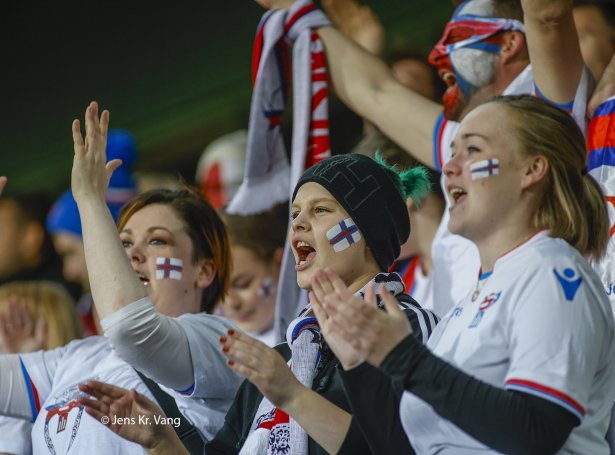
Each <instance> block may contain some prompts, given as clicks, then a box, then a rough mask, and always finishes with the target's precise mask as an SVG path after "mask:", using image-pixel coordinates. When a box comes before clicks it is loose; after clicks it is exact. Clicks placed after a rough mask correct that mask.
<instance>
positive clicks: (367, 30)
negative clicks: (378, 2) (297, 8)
mask: <svg viewBox="0 0 615 455" xmlns="http://www.w3.org/2000/svg"><path fill="white" fill-rule="evenodd" d="M322 8H323V10H324V11H325V13H327V16H328V17H329V19H331V22H332V23H333V25H334V26H335V27H336V28H337V29H338V30H339V31H340V32H342V33H343V34H344V35H346V36H347V37H348V38H350V39H351V40H353V41H354V42H355V43H357V44H358V45H359V46H361V47H363V48H364V49H365V50H367V51H369V52H371V53H372V54H374V55H380V54H381V53H382V50H383V49H384V38H385V31H384V27H383V26H382V23H381V22H380V20H379V19H378V16H376V15H375V14H374V12H373V11H372V9H371V8H370V7H369V6H367V5H360V4H359V2H357V0H323V1H322Z"/></svg>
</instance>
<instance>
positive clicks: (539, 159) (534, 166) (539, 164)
mask: <svg viewBox="0 0 615 455" xmlns="http://www.w3.org/2000/svg"><path fill="white" fill-rule="evenodd" d="M548 172H549V162H548V161H547V159H546V158H545V157H544V156H542V155H537V156H532V157H530V158H529V159H528V160H527V161H526V163H525V165H524V169H523V176H522V177H521V189H523V190H526V189H528V188H531V187H534V186H535V185H537V184H538V183H540V182H542V181H543V180H545V179H546V177H547V173H548Z"/></svg>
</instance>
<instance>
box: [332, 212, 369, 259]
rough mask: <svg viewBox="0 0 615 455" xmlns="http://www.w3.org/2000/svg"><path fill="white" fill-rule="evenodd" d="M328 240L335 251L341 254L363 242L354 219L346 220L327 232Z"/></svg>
mask: <svg viewBox="0 0 615 455" xmlns="http://www.w3.org/2000/svg"><path fill="white" fill-rule="evenodd" d="M327 240H329V245H331V246H332V247H333V251H335V252H336V253H339V252H340V251H344V250H346V249H348V248H350V246H351V245H352V244H354V243H357V242H358V241H359V240H361V233H360V232H359V228H358V227H357V225H356V224H354V221H352V218H346V219H345V220H342V221H341V222H340V223H338V224H336V225H335V226H333V227H332V228H331V229H329V230H328V231H327Z"/></svg>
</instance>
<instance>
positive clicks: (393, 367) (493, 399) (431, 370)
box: [380, 336, 580, 454]
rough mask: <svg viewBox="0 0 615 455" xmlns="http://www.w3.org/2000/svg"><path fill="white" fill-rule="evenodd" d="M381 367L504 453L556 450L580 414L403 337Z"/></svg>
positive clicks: (414, 392)
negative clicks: (481, 376) (491, 380)
mask: <svg viewBox="0 0 615 455" xmlns="http://www.w3.org/2000/svg"><path fill="white" fill-rule="evenodd" d="M380 368H381V369H382V371H384V372H385V373H386V374H388V375H390V376H391V378H393V379H394V380H398V381H400V382H401V383H403V384H404V386H405V388H406V390H407V391H409V392H411V393H412V394H413V395H415V396H417V397H419V398H421V399H422V400H423V401H425V402H426V403H428V404H429V405H430V406H431V407H432V408H433V409H434V411H436V412H437V413H438V414H439V415H441V416H442V417H444V418H445V419H447V420H449V421H451V422H452V423H454V424H455V425H456V426H458V427H459V428H461V429H462V430H463V431H465V432H466V433H468V434H469V435H471V436H472V437H473V438H475V439H477V440H479V441H480V442H482V443H483V444H485V445H486V446H488V447H490V448H492V449H495V450H497V451H499V452H504V453H536V454H544V453H555V452H557V450H559V449H560V448H561V446H562V445H563V444H564V442H566V439H568V436H569V435H570V432H571V431H572V429H573V428H574V427H576V426H577V425H579V423H580V422H579V419H578V418H577V417H576V416H575V415H573V414H572V413H570V412H568V411H567V410H565V409H564V408H562V407H561V406H558V405H556V404H554V403H551V402H550V401H547V400H545V399H542V398H538V397H536V396H532V395H528V394H526V393H522V392H515V391H510V390H505V389H501V388H499V387H495V386H492V385H490V384H487V383H485V382H482V381H480V380H478V379H476V378H474V377H472V376H470V375H468V374H466V373H464V372H462V371H460V370H458V369H457V368H455V367H453V366H452V365H450V364H449V363H447V362H445V361H444V360H442V359H440V358H439V357H437V356H435V355H434V354H432V353H431V352H430V351H429V350H428V349H427V348H426V347H425V346H423V345H422V344H420V343H419V342H418V341H417V340H416V339H415V338H414V337H412V336H408V337H407V338H406V339H404V340H403V341H402V342H401V343H400V344H399V345H398V346H397V347H395V349H394V350H393V351H392V352H391V353H390V354H389V355H388V356H387V358H386V359H385V360H384V362H383V363H382V365H381V367H380Z"/></svg>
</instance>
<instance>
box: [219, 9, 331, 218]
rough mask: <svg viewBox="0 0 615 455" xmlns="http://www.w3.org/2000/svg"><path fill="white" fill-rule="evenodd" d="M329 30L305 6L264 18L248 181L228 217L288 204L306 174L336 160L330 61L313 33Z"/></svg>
mask: <svg viewBox="0 0 615 455" xmlns="http://www.w3.org/2000/svg"><path fill="white" fill-rule="evenodd" d="M325 25H329V20H328V19H327V17H326V16H325V15H324V14H323V13H322V12H321V11H320V10H318V9H317V8H316V6H315V5H314V4H313V3H312V2H310V1H306V0H299V1H296V2H295V3H294V4H293V6H292V8H290V9H289V10H273V11H269V12H267V13H266V14H265V15H264V16H263V19H262V20H261V22H260V24H259V26H258V30H257V33H256V40H255V42H254V52H253V61H252V78H253V83H254V91H253V94H252V104H251V107H250V125H249V130H248V144H247V149H248V150H247V157H246V166H245V173H244V180H243V183H242V185H241V187H240V188H239V191H238V192H237V194H236V195H235V197H234V198H233V200H232V201H231V202H230V203H229V206H228V208H227V211H228V212H229V213H236V214H239V215H249V214H254V213H260V212H264V211H266V210H268V209H270V208H271V207H273V206H274V205H275V204H277V203H280V202H284V201H286V200H288V199H289V198H290V196H291V194H292V190H293V188H294V186H295V184H296V182H297V181H298V180H299V176H300V175H301V174H302V173H303V171H304V170H305V169H306V168H307V167H309V166H311V165H313V164H315V163H317V162H319V161H321V160H323V159H325V158H328V157H329V156H330V155H331V150H330V146H329V119H328V109H327V95H328V86H327V68H326V56H325V53H324V46H323V44H322V42H321V40H320V38H319V37H318V34H317V33H316V32H315V31H314V29H315V28H318V27H321V26H325ZM289 42H291V43H292V42H294V45H293V58H292V81H293V139H292V150H291V164H290V165H289V164H288V159H287V157H286V151H285V149H284V143H283V140H282V134H281V121H282V115H283V113H284V110H285V108H286V103H287V95H288V87H289V85H290V74H289V56H288V43H289Z"/></svg>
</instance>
